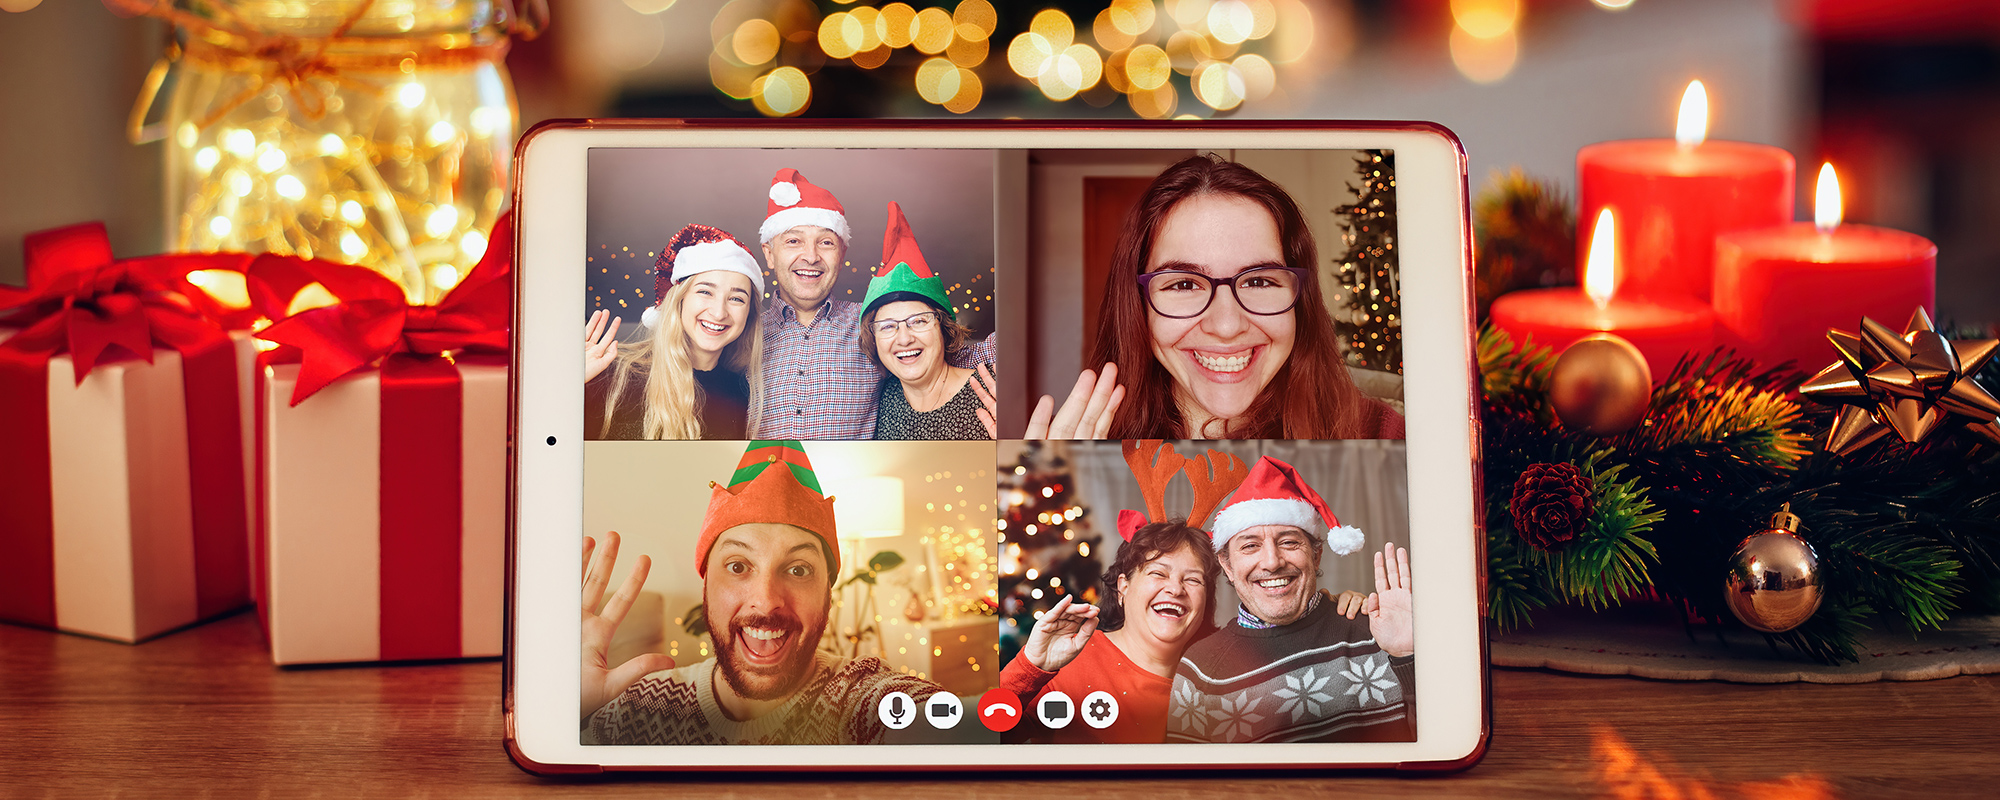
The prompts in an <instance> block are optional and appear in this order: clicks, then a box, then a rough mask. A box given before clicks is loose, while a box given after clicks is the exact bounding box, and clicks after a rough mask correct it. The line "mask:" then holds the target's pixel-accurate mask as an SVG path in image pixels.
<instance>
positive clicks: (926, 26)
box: [911, 8, 985, 56]
mask: <svg viewBox="0 0 2000 800" xmlns="http://www.w3.org/2000/svg"><path fill="white" fill-rule="evenodd" d="M911 38H912V41H911V44H913V45H915V46H916V48H917V52H919V53H923V54H924V55H931V56H934V55H937V54H939V53H942V52H944V51H945V49H946V48H948V47H950V46H951V42H952V23H951V15H950V14H948V13H945V10H944V9H942V8H926V9H924V10H922V11H919V12H917V17H916V22H915V33H914V35H913V36H912V37H911ZM980 38H981V39H984V38H985V37H983V36H982V37H980Z"/></svg>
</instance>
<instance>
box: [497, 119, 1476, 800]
mask: <svg viewBox="0 0 2000 800" xmlns="http://www.w3.org/2000/svg"><path fill="white" fill-rule="evenodd" d="M598 147H606V148H631V147H640V148H648V147H656V148H717V147H721V148H743V147H751V148H954V149H993V150H1025V149H1058V148H1072V149H1125V150H1130V149H1145V148H1163V149H1198V150H1228V149H1243V150H1250V149H1282V150H1315V149H1366V148H1388V149H1392V150H1393V151H1394V152H1395V157H1396V192H1397V198H1396V199H1397V206H1398V226H1399V227H1398V234H1397V240H1398V244H1400V245H1401V265H1400V266H1401V270H1402V283H1401V286H1402V291H1403V296H1402V310H1403V315H1404V326H1403V348H1404V403H1405V416H1406V419H1407V420H1408V426H1407V427H1408V434H1407V442H1408V458H1409V475H1411V476H1422V486H1423V487H1424V491H1423V492H1421V493H1419V492H1417V491H1414V489H1415V486H1416V485H1417V481H1416V480H1414V477H1413V479H1412V480H1411V485H1412V489H1413V490H1412V491H1411V492H1410V496H1411V504H1410V510H1409V511H1410V550H1411V555H1412V558H1411V566H1412V571H1413V585H1414V586H1415V587H1417V591H1416V592H1415V593H1414V601H1415V606H1416V616H1417V625H1416V634H1417V643H1418V648H1417V649H1418V651H1419V652H1421V653H1422V654H1423V657H1421V658H1418V659H1417V661H1416V669H1417V676H1418V677H1417V681H1416V682H1417V685H1419V686H1421V687H1422V701H1421V702H1420V703H1418V704H1417V715H1418V716H1417V734H1418V737H1417V741H1415V742H1398V743H1349V744H1217V745H1190V744H1168V745H1118V744H1101V745H1079V746H1056V745H1020V744H1012V745H1009V744H992V745H877V746H815V745H796V746H623V745H619V746H606V745H595V746H586V745H583V744H581V743H580V742H579V735H578V725H577V717H576V703H577V693H576V687H577V683H578V674H579V659H578V657H577V647H578V644H577V643H578V641H579V636H580V631H579V616H578V615H577V614H575V613H571V612H573V611H574V609H575V608H576V603H577V597H578V594H577V592H578V588H577V576H578V575H579V574H581V571H582V564H581V562H580V560H579V558H580V557H579V552H578V548H577V542H578V541H579V539H580V536H581V535H582V534H583V533H584V532H583V531H582V530H581V528H582V524H583V478H584V476H583V474H582V470H583V444H584V438H583V413H582V404H583V391H582V383H581V381H578V380H576V378H575V376H577V375H579V374H581V372H582V369H583V366H582V350H581V348H579V347H577V342H576V332H577V327H578V324H579V320H580V319H581V318H580V316H579V314H578V309H580V308H583V307H584V293H585V280H584V274H585V273H584V261H583V254H584V251H585V248H586V243H585V227H584V222H585V212H586V210H587V207H588V202H587V197H588V194H587V187H586V185H585V184H586V181H587V175H588V170H587V168H586V166H587V160H588V153H589V150H590V149H591V148H598ZM517 156H518V158H517V160H516V169H517V174H516V195H515V209H516V213H515V218H516V228H517V237H518V238H517V242H518V245H517V247H518V249H517V261H516V264H517V266H516V271H515V275H516V291H515V298H516V299H515V316H514V332H515V345H514V371H513V374H512V377H513V380H512V386H513V410H514V416H513V419H512V424H513V426H514V430H513V434H514V436H513V442H514V446H513V448H512V450H511V453H512V459H513V461H512V464H511V465H510V473H509V478H510V481H511V483H510V488H511V490H510V504H511V508H510V515H509V526H510V527H509V546H510V551H509V562H508V570H509V583H508V632H507V647H506V661H507V664H506V675H505V680H504V683H505V686H504V691H505V693H506V697H505V700H504V702H505V704H506V713H507V726H506V729H507V736H508V743H507V746H508V748H509V750H510V752H511V753H513V754H514V757H515V758H516V760H517V761H519V762H520V763H521V764H522V765H523V766H524V767H527V768H529V769H531V770H534V771H538V772H574V771H596V770H598V769H607V770H615V769H724V770H736V769H756V770H770V769H806V770H852V769H859V770H936V769H977V770H1008V769H1015V768H1032V769H1077V768H1086V769H1123V768H1160V767H1176V768H1188V767H1194V768H1215V767H1223V768H1226V767H1246V766H1258V767H1273V766H1293V767H1315V768H1323V767H1334V766H1375V767H1384V766H1397V767H1406V768H1441V767H1443V768H1449V767H1454V766H1463V765H1467V764H1470V763H1472V761H1474V760H1476V759H1477V757H1478V756H1479V755H1480V754H1481V753H1482V752H1483V751H1484V748H1485V742H1486V737H1487V733H1488V719H1487V717H1488V712H1487V693H1486V659H1485V655H1486V654H1485V641H1486V639H1485V633H1484V628H1483V626H1482V624H1481V619H1482V616H1483V615H1482V612H1483V598H1484V594H1485V593H1484V581H1483V577H1482V576H1483V574H1484V571H1483V569H1482V564H1483V552H1484V547H1483V541H1484V537H1483V535H1482V534H1481V533H1480V529H1479V527H1478V526H1479V520H1480V516H1479V500H1478V498H1479V494H1478V484H1477V482H1476V481H1477V476H1478V455H1479V453H1478V438H1477V419H1476V414H1475V411H1474V408H1475V407H1474V398H1473V396H1472V394H1471V393H1472V389H1473V387H1474V386H1475V385H1476V383H1475V380H1476V377H1475V376H1476V371H1475V366H1476V365H1475V363H1474V346H1473V336H1472V332H1471V329H1470V325H1471V311H1470V308H1471V301H1470V296H1469V293H1470V289H1469V280H1468V276H1469V275H1470V252H1471V251H1470V241H1471V229H1470V222H1469V215H1468V211H1467V209H1468V205H1467V196H1466V185H1467V184H1466V172H1465V156H1464V150H1463V148H1462V147H1461V146H1460V145H1459V142H1458V140H1457V139H1456V137H1454V136H1452V135H1451V133H1450V132H1449V131H1447V130H1445V129H1444V128H1442V127H1440V126H1436V125H1432V124H1428V123H1378V122H1365V123H1343V122H1310V123H1304V122H1268V123H1259V122H1244V123H1186V124H1172V125H1168V124H1116V123H1113V124H1106V123H1101V122H1098V123H1078V124H1063V123H1020V124H1010V123H1000V122H994V123H970V124H938V123H918V122H909V123H897V122H868V123H828V122H821V123H816V124H815V123H811V122H806V123H799V122H797V121H792V122H791V123H790V124H778V125H773V124H769V123H745V122H736V121H723V120H716V121H708V122H693V121H676V120H662V121H649V122H641V121H619V122H565V123H555V124H545V125H543V126H540V127H537V128H536V129H534V130H532V131H530V132H529V133H528V134H527V135H526V136H524V137H523V138H522V140H521V143H520V145H519V146H518V148H517ZM753 178H754V179H759V180H761V179H762V176H746V178H745V179H746V180H749V179H753ZM1002 191H1004V189H1003V190H1002ZM550 437H554V438H553V442H554V443H553V444H550V441H551V438H550ZM1419 497H1421V501H1419V500H1418V498H1419Z"/></svg>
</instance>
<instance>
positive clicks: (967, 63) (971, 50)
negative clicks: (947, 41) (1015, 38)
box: [944, 25, 991, 68]
mask: <svg viewBox="0 0 2000 800" xmlns="http://www.w3.org/2000/svg"><path fill="white" fill-rule="evenodd" d="M965 28H966V26H964V25H960V26H958V28H957V29H955V31H954V33H963V32H965ZM990 41H991V40H989V39H986V38H984V37H981V38H978V39H967V38H965V37H963V36H957V35H954V36H953V37H952V40H951V46H950V47H946V48H945V49H944V54H945V57H946V58H949V59H951V63H953V64H957V65H959V66H961V67H968V68H970V67H976V66H979V65H980V64H984V63H986V50H987V48H988V47H989V46H990V44H989V43H990Z"/></svg>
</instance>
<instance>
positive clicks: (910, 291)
mask: <svg viewBox="0 0 2000 800" xmlns="http://www.w3.org/2000/svg"><path fill="white" fill-rule="evenodd" d="M896 300H922V301H924V302H927V303H930V304H931V305H934V306H937V307H938V308H940V309H943V310H944V313H945V316H946V318H948V319H951V320H952V321H954V322H955V321H957V320H958V311H957V310H956V309H953V308H952V307H951V301H950V300H947V299H945V296H944V279H942V278H939V277H938V276H937V274H936V273H933V272H931V265H930V264H928V263H925V261H924V254H923V251H921V250H918V249H917V235H916V234H914V233H911V232H910V221H909V220H906V219H903V207H902V206H899V205H896V204H895V202H893V201H891V202H890V203H889V227H888V229H887V230H886V231H884V232H883V234H882V266H880V267H876V268H875V277H873V278H870V279H869V281H868V294H867V295H866V296H864V297H862V299H861V316H863V317H866V316H868V315H869V314H870V313H872V312H874V311H875V309H876V307H878V306H881V305H882V304H884V303H889V302H893V301H896Z"/></svg>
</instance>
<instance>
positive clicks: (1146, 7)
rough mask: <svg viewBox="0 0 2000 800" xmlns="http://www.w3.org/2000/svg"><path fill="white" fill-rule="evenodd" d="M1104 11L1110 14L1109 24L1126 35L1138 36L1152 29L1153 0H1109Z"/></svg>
mask: <svg viewBox="0 0 2000 800" xmlns="http://www.w3.org/2000/svg"><path fill="white" fill-rule="evenodd" d="M1105 12H1106V13H1108V14H1109V15H1110V16H1111V24H1112V25H1114V26H1117V28H1118V30H1119V32H1121V33H1124V34H1126V35H1129V36H1138V35H1140V34H1143V33H1146V32H1148V31H1151V30H1152V29H1153V23H1154V21H1155V20H1154V16H1155V15H1154V13H1153V0H1111V7H1110V8H1107V9H1105Z"/></svg>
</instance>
